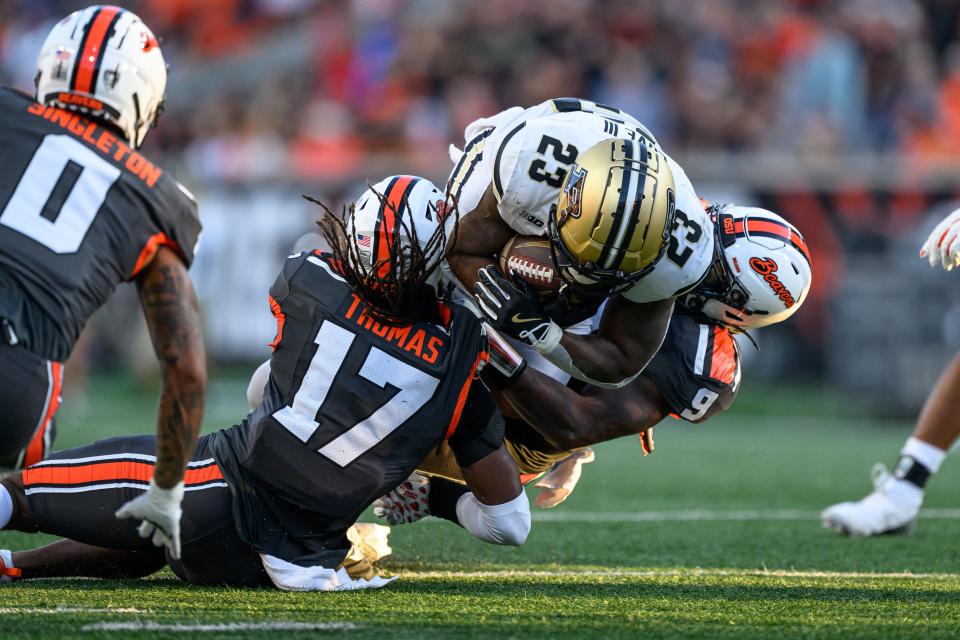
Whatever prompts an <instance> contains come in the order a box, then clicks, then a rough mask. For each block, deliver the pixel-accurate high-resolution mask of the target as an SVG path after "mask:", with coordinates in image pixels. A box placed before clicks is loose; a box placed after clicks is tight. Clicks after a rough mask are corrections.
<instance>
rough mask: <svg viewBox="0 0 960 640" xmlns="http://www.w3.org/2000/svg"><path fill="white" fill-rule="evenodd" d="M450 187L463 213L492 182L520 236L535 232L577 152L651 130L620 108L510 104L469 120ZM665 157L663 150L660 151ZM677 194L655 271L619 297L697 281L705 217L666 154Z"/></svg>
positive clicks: (707, 245) (677, 289) (673, 289)
mask: <svg viewBox="0 0 960 640" xmlns="http://www.w3.org/2000/svg"><path fill="white" fill-rule="evenodd" d="M466 136H467V144H466V147H464V150H463V155H462V156H461V157H460V158H459V160H458V161H457V164H456V166H455V167H454V169H453V173H451V175H450V180H449V183H448V185H447V188H448V189H449V191H450V193H451V194H452V196H453V197H454V198H455V199H456V201H457V203H458V206H459V209H460V212H461V213H462V214H464V215H467V214H469V212H471V211H473V210H474V209H475V208H476V207H477V204H479V202H480V199H481V197H482V196H483V194H484V192H485V191H486V190H487V188H488V187H490V186H491V185H492V187H493V192H494V195H495V196H496V198H497V202H498V209H499V211H500V216H501V217H502V218H503V221H504V222H505V223H506V224H507V225H509V226H510V228H512V229H513V230H514V231H516V232H517V233H518V234H523V235H534V236H540V235H545V234H546V231H547V219H548V217H549V216H550V211H551V208H552V207H553V205H555V204H556V203H557V198H558V196H559V193H560V186H561V184H562V183H563V179H564V178H565V177H566V175H567V172H568V171H569V169H570V167H571V165H572V164H573V163H574V162H576V159H577V156H578V155H579V154H580V153H582V152H584V151H586V150H587V149H589V148H590V147H592V146H593V145H595V144H597V143H599V142H602V141H603V140H607V139H609V138H621V139H626V140H635V141H636V140H643V141H645V143H646V144H647V145H649V146H653V147H657V148H659V145H658V144H657V141H656V139H654V137H653V135H652V134H651V133H650V131H648V130H647V128H646V127H644V126H643V125H642V124H640V122H638V121H637V120H636V119H635V118H633V117H632V116H630V115H628V114H626V113H623V112H622V111H620V110H619V109H614V108H612V107H606V106H603V105H600V104H596V103H593V102H590V101H588V100H578V99H575V98H560V99H556V100H548V101H547V102H544V103H542V104H539V105H537V106H535V107H531V108H529V109H521V108H520V107H513V108H511V109H508V110H506V111H504V112H502V113H500V114H497V115H495V116H493V117H491V118H485V119H481V120H478V121H477V122H474V123H473V124H471V125H470V126H469V127H467V131H466ZM665 157H666V156H665ZM666 159H667V163H668V164H669V166H670V169H671V170H672V172H673V177H674V182H675V186H676V189H677V193H676V211H677V215H676V221H675V224H674V228H673V230H672V234H671V238H670V247H669V249H668V251H667V253H666V255H664V256H663V258H661V259H660V261H659V262H658V263H657V265H656V267H655V268H654V270H653V271H652V272H651V273H650V274H649V275H647V276H645V277H643V278H642V279H640V280H639V281H638V282H637V283H636V284H635V285H634V286H632V287H631V288H630V289H628V290H627V291H625V292H623V293H622V294H621V295H623V296H624V297H625V298H627V299H628V300H631V301H632V302H653V301H656V300H664V299H666V298H671V297H674V296H676V295H678V294H679V293H682V292H685V291H686V290H688V289H689V288H690V287H692V286H693V285H695V284H696V283H698V282H699V281H700V280H701V278H702V276H703V274H704V273H706V270H707V268H708V267H709V266H710V262H711V260H712V257H713V233H711V230H712V226H711V222H710V218H709V217H708V216H707V214H706V213H705V212H704V210H703V207H702V206H701V204H700V199H699V198H698V197H697V194H696V192H695V191H694V189H693V185H692V184H691V183H690V180H689V179H688V178H687V175H686V174H685V173H684V171H683V169H682V168H681V167H680V165H678V164H677V163H676V162H674V161H673V160H672V159H670V158H669V157H666Z"/></svg>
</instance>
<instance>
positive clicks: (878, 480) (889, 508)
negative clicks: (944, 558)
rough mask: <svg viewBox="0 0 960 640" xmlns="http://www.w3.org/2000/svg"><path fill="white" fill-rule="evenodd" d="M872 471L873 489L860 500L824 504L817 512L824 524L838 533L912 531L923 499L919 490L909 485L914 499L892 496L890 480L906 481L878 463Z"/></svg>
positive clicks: (877, 533) (868, 534) (879, 533)
mask: <svg viewBox="0 0 960 640" xmlns="http://www.w3.org/2000/svg"><path fill="white" fill-rule="evenodd" d="M871 475H872V476H873V487H874V490H873V493H871V494H870V495H868V496H867V497H866V498H864V499H863V500H860V501H859V502H841V503H839V504H835V505H833V506H831V507H827V508H826V509H824V510H823V512H822V513H821V514H820V519H821V520H822V521H823V526H824V527H827V528H829V529H833V530H834V531H836V532H837V533H842V534H844V535H848V536H854V537H864V538H865V537H868V536H877V535H882V534H906V533H911V532H912V531H913V528H914V525H915V523H916V520H917V514H918V513H919V512H920V504H921V502H922V501H923V492H922V490H920V489H919V488H916V487H913V486H912V485H911V487H910V489H916V495H917V499H915V500H909V499H907V500H904V499H894V497H893V496H891V495H890V494H891V493H892V492H891V491H890V490H891V488H893V483H901V482H906V481H905V480H900V479H898V478H895V477H893V476H892V475H890V472H888V471H887V468H886V467H885V466H884V465H882V464H879V463H878V464H875V465H873V469H872V470H871ZM908 492H910V491H909V490H908ZM910 493H912V492H910Z"/></svg>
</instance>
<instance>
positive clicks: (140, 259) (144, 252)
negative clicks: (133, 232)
mask: <svg viewBox="0 0 960 640" xmlns="http://www.w3.org/2000/svg"><path fill="white" fill-rule="evenodd" d="M160 247H169V248H170V249H173V250H174V251H175V252H176V253H177V255H178V256H180V258H181V259H183V258H184V256H183V251H181V250H180V246H179V245H178V244H177V243H176V242H174V241H173V240H171V239H170V238H169V237H168V236H167V234H165V233H155V234H153V235H152V236H150V237H149V238H147V243H146V244H145V245H143V249H141V250H140V255H139V256H137V262H136V264H134V265H133V273H131V274H130V279H131V280H133V279H134V278H136V277H137V275H139V273H140V272H141V271H143V269H144V268H145V267H146V266H147V265H148V264H150V262H151V261H152V260H153V258H154V257H155V256H156V255H157V251H159V250H160Z"/></svg>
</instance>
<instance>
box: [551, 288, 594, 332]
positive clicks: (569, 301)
mask: <svg viewBox="0 0 960 640" xmlns="http://www.w3.org/2000/svg"><path fill="white" fill-rule="evenodd" d="M606 299H607V296H606V295H603V294H600V295H595V296H594V295H590V294H588V293H583V292H581V291H577V290H576V289H574V288H573V287H571V286H570V285H564V286H563V288H562V289H560V292H559V293H558V294H557V295H556V296H555V297H554V298H553V300H550V301H549V302H548V303H547V304H545V305H544V307H543V310H544V312H546V314H547V316H548V317H549V318H550V319H551V320H553V321H554V322H556V323H557V324H558V325H560V326H561V327H571V326H573V325H575V324H577V323H578V322H582V321H584V320H586V319H587V318H592V317H593V316H594V315H595V314H596V313H597V309H599V308H600V305H601V304H603V301H604V300H606Z"/></svg>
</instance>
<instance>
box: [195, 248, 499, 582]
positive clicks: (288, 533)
mask: <svg viewBox="0 0 960 640" xmlns="http://www.w3.org/2000/svg"><path fill="white" fill-rule="evenodd" d="M270 296H271V297H270V304H271V307H272V308H273V312H274V315H275V316H276V318H277V326H278V329H277V337H276V341H275V343H274V352H273V356H272V357H271V359H270V378H269V380H268V382H267V385H266V387H265V389H264V395H263V401H262V402H261V404H260V406H259V407H258V408H257V409H256V410H254V411H253V412H252V413H251V414H250V415H248V416H247V418H246V420H244V422H243V423H242V424H240V425H238V426H236V427H233V428H232V429H228V430H226V431H221V432H219V433H218V434H215V435H214V436H213V437H212V441H213V445H212V446H213V454H214V457H215V458H216V459H217V462H218V463H219V464H220V467H221V469H222V470H223V473H224V476H225V477H226V478H227V481H228V483H229V484H230V486H231V487H232V489H233V493H234V517H235V519H236V523H237V530H238V532H239V533H240V536H241V538H243V539H244V540H245V541H246V542H247V543H249V544H250V545H251V546H253V547H254V548H255V549H257V550H258V551H259V552H260V553H265V554H269V555H272V556H276V557H279V558H282V559H284V560H286V561H288V562H293V563H296V564H301V565H304V566H314V565H317V564H320V565H322V566H326V567H331V568H332V567H336V566H337V565H338V564H339V563H340V562H341V561H342V560H343V557H344V555H345V554H346V552H347V550H348V548H349V546H350V545H349V543H348V542H347V540H346V530H347V528H349V527H350V526H351V525H352V524H353V523H354V522H355V521H356V519H357V517H358V516H359V515H360V514H361V513H362V512H363V510H364V509H366V508H367V506H369V505H370V503H371V502H373V501H374V500H376V499H377V498H379V497H380V496H382V495H384V494H385V493H387V492H388V491H389V490H391V489H393V488H394V487H396V486H397V485H398V484H399V483H400V482H402V481H403V480H406V479H407V477H408V476H409V475H410V473H411V472H412V471H413V470H414V469H415V468H416V466H417V465H418V464H419V463H420V461H421V460H423V458H424V457H425V456H426V455H427V453H428V452H429V451H430V450H431V449H433V448H434V447H436V446H438V445H439V444H440V443H441V442H442V441H443V440H444V438H448V439H449V442H450V446H451V448H452V449H453V451H454V453H455V454H456V456H457V460H458V462H459V464H460V465H461V466H466V465H470V464H473V463H474V462H476V461H478V460H480V459H481V458H483V457H485V456H486V455H488V454H489V453H492V452H493V451H495V450H496V449H498V448H499V447H500V445H501V442H502V438H503V432H502V429H503V426H502V421H499V426H498V421H496V420H492V419H491V418H492V417H493V416H494V404H493V400H492V398H490V395H489V393H488V392H486V390H485V389H484V388H483V385H482V384H480V383H479V382H474V376H475V373H476V369H477V366H478V363H479V362H481V361H482V360H484V359H485V357H486V349H485V348H484V344H485V342H484V338H483V337H482V334H481V325H480V321H479V320H478V319H477V318H476V317H475V316H474V315H473V314H472V313H470V312H469V311H467V310H466V309H463V308H461V307H453V308H449V307H445V306H440V307H438V310H437V311H436V312H435V314H434V315H435V316H436V317H433V318H429V319H424V321H421V322H415V323H413V324H411V325H406V326H393V325H389V324H386V323H383V322H380V321H378V320H377V319H375V317H374V316H373V315H372V314H371V313H370V312H369V310H368V309H367V308H366V306H365V305H364V303H363V302H362V301H361V300H360V299H359V297H358V296H357V295H356V294H354V293H353V291H352V290H351V288H350V287H349V286H348V285H347V283H346V282H345V281H344V279H343V278H342V277H341V276H340V275H339V273H338V271H337V268H336V265H335V263H334V262H333V260H332V259H331V258H330V257H329V256H327V255H318V254H314V253H303V254H300V255H297V256H292V257H290V258H288V259H287V261H286V263H285V265H284V268H283V271H282V273H281V274H280V276H279V277H278V278H277V281H276V282H275V283H274V285H273V287H272V289H271V291H270ZM447 310H449V315H448V311H447ZM498 428H499V431H497V429H498Z"/></svg>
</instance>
